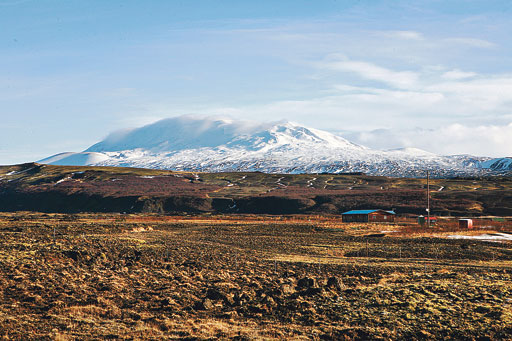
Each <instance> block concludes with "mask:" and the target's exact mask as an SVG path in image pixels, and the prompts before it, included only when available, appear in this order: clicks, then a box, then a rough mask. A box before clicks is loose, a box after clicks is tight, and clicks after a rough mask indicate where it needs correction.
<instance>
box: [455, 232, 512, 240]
mask: <svg viewBox="0 0 512 341" xmlns="http://www.w3.org/2000/svg"><path fill="white" fill-rule="evenodd" d="M447 238H450V239H473V240H483V241H491V242H499V241H512V234H507V233H489V234H481V235H476V236H467V235H461V234H455V235H450V236H448V237H447Z"/></svg>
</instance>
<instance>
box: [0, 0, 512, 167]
mask: <svg viewBox="0 0 512 341" xmlns="http://www.w3.org/2000/svg"><path fill="white" fill-rule="evenodd" d="M510 32H512V5H511V3H510V2H509V1H471V0H467V1H375V0H374V1H305V0H303V1H300V0H299V1H298V0H293V1H286V0H284V1H222V0H220V1H206V0H204V1H194V0H187V1H151V0H148V1H115V0H109V1H91V0H89V1H76V0H67V1H64V0H61V1H52V0H41V1H36V0H0V118H1V123H0V127H1V128H2V129H1V130H0V131H1V132H2V133H1V134H0V164H10V163H18V162H26V161H33V160H38V159H41V158H43V157H46V156H49V155H52V154H55V153H58V152H63V151H81V150H84V149H86V148H87V147H89V146H90V145H92V144H94V143H95V142H97V141H99V140H101V139H102V138H104V137H105V136H106V135H107V134H108V133H110V132H111V131H113V130H116V129H123V128H129V127H136V126H140V125H143V124H147V123H150V122H153V121H155V120H158V119H161V118H165V117H172V116H178V115H183V114H198V115H221V116H229V117H231V118H235V119H249V120H259V121H272V120H280V119H288V120H290V121H295V122H298V123H301V124H304V125H306V126H310V127H314V128H319V129H325V130H329V131H332V132H336V133H339V134H342V135H343V136H345V137H347V138H349V139H350V140H352V141H354V142H357V143H361V144H364V145H367V146H370V147H373V148H381V149H386V148H395V147H406V146H409V147H412V146H414V147H419V148H423V149H426V150H429V151H432V152H436V153H441V154H458V153H470V154H475V155H489V156H510V155H512V151H511V150H510V149H511V147H510V146H512V110H511V109H510V108H511V104H512V44H510V42H509V41H510V38H509V36H510Z"/></svg>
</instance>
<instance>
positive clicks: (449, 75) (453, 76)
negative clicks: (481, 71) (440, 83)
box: [441, 70, 477, 80]
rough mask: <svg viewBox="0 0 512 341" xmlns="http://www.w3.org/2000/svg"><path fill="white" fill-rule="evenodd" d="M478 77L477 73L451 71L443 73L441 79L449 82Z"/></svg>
mask: <svg viewBox="0 0 512 341" xmlns="http://www.w3.org/2000/svg"><path fill="white" fill-rule="evenodd" d="M475 76H477V74H476V73H475V72H464V71H460V70H451V71H447V72H445V73H443V74H442V75H441V78H443V79H448V80H461V79H466V78H473V77H475Z"/></svg>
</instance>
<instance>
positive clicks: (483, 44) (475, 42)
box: [444, 38, 496, 49]
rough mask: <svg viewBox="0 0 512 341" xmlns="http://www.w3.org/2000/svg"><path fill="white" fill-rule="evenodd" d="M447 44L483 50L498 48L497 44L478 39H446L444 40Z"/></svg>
mask: <svg viewBox="0 0 512 341" xmlns="http://www.w3.org/2000/svg"><path fill="white" fill-rule="evenodd" d="M444 41H445V42H447V43H449V44H455V45H465V46H469V47H476V48H481V49H489V48H493V47H495V46H496V44H494V43H492V42H490V41H487V40H484V39H476V38H446V39H444Z"/></svg>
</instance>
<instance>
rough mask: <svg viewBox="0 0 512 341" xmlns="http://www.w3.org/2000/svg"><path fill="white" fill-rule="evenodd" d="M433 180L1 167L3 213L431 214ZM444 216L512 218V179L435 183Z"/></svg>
mask: <svg viewBox="0 0 512 341" xmlns="http://www.w3.org/2000/svg"><path fill="white" fill-rule="evenodd" d="M425 189H426V180H425V179H418V178H390V177H382V176H369V175H363V174H357V173H356V174H265V173H259V172H234V173H198V172H173V171H164V170H152V169H137V168H120V167H89V166H53V165H41V164H37V163H29V164H23V165H15V166H4V167H0V210H1V211H20V210H34V211H43V212H155V213H186V212H189V213H207V212H211V213H261V214H316V213H319V214H339V213H340V212H343V211H346V210H350V209H357V208H385V209H391V208H394V209H395V210H396V211H397V212H398V213H402V214H404V213H411V214H423V213H424V212H425V201H426V200H425V199H426V191H425ZM431 197H432V210H433V213H434V214H442V215H512V178H510V177H481V178H449V179H434V180H432V181H431Z"/></svg>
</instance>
